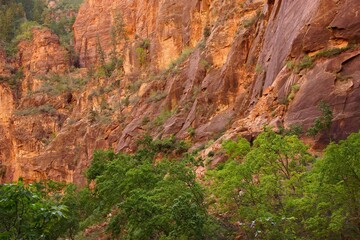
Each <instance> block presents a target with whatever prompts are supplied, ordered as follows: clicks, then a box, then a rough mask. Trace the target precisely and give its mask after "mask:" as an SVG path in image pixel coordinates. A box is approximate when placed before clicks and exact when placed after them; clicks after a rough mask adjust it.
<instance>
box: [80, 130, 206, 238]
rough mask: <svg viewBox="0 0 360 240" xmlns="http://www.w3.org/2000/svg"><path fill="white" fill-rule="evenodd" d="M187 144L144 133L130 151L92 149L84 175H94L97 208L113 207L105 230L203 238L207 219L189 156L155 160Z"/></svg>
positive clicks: (122, 234)
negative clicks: (133, 152) (115, 152)
mask: <svg viewBox="0 0 360 240" xmlns="http://www.w3.org/2000/svg"><path fill="white" fill-rule="evenodd" d="M186 149H187V148H186V147H185V146H184V144H183V143H182V142H177V141H176V140H175V139H174V138H169V139H165V140H155V141H153V140H152V139H151V138H150V137H148V136H146V137H144V138H143V139H142V140H140V141H139V142H138V151H137V152H136V153H135V154H133V155H126V154H114V153H113V152H110V151H106V152H104V151H100V152H96V153H95V155H94V160H93V163H92V165H91V166H90V168H89V169H88V171H87V177H88V179H89V180H95V183H96V187H95V193H96V195H97V196H98V197H99V202H98V203H99V210H100V209H101V211H102V212H111V213H112V217H111V219H110V224H109V226H108V231H109V232H110V233H112V235H113V236H118V237H120V238H121V239H189V238H190V239H204V237H205V236H206V234H207V232H206V231H205V230H206V228H205V225H206V223H209V219H208V216H207V212H206V206H205V204H204V192H203V189H202V188H201V186H200V185H199V184H198V183H197V182H196V181H195V173H194V170H193V167H192V158H191V157H190V158H189V157H186V156H184V157H183V160H182V161H178V160H175V159H174V160H167V159H162V160H160V161H157V160H156V159H157V155H158V154H161V155H162V156H171V155H172V154H173V152H174V151H175V152H177V153H178V154H179V153H183V152H185V151H186ZM95 212H97V211H96V210H95ZM89 217H90V218H91V216H89Z"/></svg>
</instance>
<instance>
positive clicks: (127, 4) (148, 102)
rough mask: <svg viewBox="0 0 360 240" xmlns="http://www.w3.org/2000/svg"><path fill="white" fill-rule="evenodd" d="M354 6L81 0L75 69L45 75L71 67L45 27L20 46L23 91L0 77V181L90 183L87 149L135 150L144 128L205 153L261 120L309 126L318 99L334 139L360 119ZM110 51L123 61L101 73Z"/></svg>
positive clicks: (351, 1) (321, 1)
mask: <svg viewBox="0 0 360 240" xmlns="http://www.w3.org/2000/svg"><path fill="white" fill-rule="evenodd" d="M357 5H358V3H357V0H341V1H328V0H304V1H281V0H275V1H270V0H268V1H265V0H257V1H250V0H248V1H244V0H236V1H235V0H234V1H221V0H177V1H173V0H170V1H155V0H131V1H130V0H124V1H123V0H121V1H120V0H87V1H85V3H84V4H83V6H82V7H81V9H80V11H79V14H78V16H77V19H76V22H75V25H74V35H75V43H76V44H75V46H76V51H77V53H78V54H79V61H80V65H81V66H82V67H83V68H82V69H77V70H76V71H74V72H71V73H70V74H69V75H66V74H65V75H64V74H63V75H64V76H65V77H64V78H65V79H67V80H63V79H64V78H61V77H56V78H51V77H49V76H52V75H53V74H55V73H62V72H63V71H64V70H65V69H67V68H68V65H67V61H66V56H67V53H66V51H64V49H63V48H62V47H61V46H60V45H59V44H58V39H57V37H56V36H55V35H54V34H52V33H51V32H49V31H48V30H46V29H42V30H35V31H34V39H33V40H32V42H31V44H30V45H29V43H23V45H20V49H21V50H20V53H19V63H20V65H21V66H23V67H24V68H25V71H26V76H25V79H24V80H23V82H22V85H21V87H20V88H19V91H20V93H19V91H18V92H17V93H16V94H14V91H11V89H10V88H9V87H7V86H6V84H5V85H4V86H2V88H0V97H1V98H0V100H1V104H2V105H1V106H0V109H1V110H2V111H1V115H0V117H1V118H0V119H1V124H0V131H1V132H2V134H1V139H0V141H1V143H2V144H1V153H0V157H1V159H0V160H1V162H2V165H1V166H2V169H5V170H6V171H5V173H4V176H3V180H5V181H10V180H13V179H16V177H19V176H24V177H25V179H27V180H34V179H41V178H52V179H55V180H58V181H67V182H75V183H77V184H85V179H84V175H83V173H84V169H86V167H87V166H88V165H89V163H90V161H91V158H92V153H93V151H94V149H99V148H105V149H114V150H116V151H132V150H134V147H135V142H136V140H137V139H139V138H141V136H142V135H144V134H146V133H147V134H150V135H152V136H153V137H157V138H164V137H168V136H170V135H174V136H175V137H177V138H179V139H185V140H187V141H188V142H189V143H190V144H191V145H192V149H195V148H197V147H199V146H201V145H204V144H207V143H208V144H207V146H209V147H208V149H205V150H204V152H203V154H204V155H206V154H207V153H208V152H209V151H212V150H216V149H217V148H219V147H220V143H221V141H222V140H223V139H227V138H232V137H235V136H237V135H239V134H240V135H242V136H244V137H246V138H248V139H249V140H252V139H253V138H254V137H255V136H256V135H257V134H258V133H259V132H260V131H262V129H263V127H264V126H265V125H270V126H273V127H275V128H276V127H281V126H285V127H291V126H292V125H294V124H296V125H301V126H302V127H303V128H304V130H306V129H307V128H309V127H310V126H311V125H312V124H313V122H314V120H315V119H316V118H317V117H319V116H320V115H321V112H320V111H319V108H318V104H319V103H320V102H321V101H324V102H326V103H327V104H328V105H329V106H330V107H331V109H332V111H333V114H334V119H333V124H332V128H331V137H332V138H333V140H339V139H343V138H345V137H346V136H347V135H349V134H350V133H351V132H354V131H358V130H359V127H360V124H359V119H360V109H359V108H358V105H359V103H360V92H359V91H360V90H359V85H360V84H359V81H360V72H359V71H360V68H359V67H360V48H359V40H360V39H359V29H360V14H359V12H358V7H357ZM25 46H31V47H29V48H25ZM114 58H117V59H122V60H123V64H122V66H121V67H118V68H117V69H116V68H115V69H112V71H111V72H110V73H109V72H100V71H99V69H101V66H102V65H104V64H108V63H110V62H111V60H112V59H114ZM44 59H45V60H44ZM4 64H6V63H4V62H1V61H0V71H1V69H3V66H5V65H4ZM93 71H95V73H93ZM41 75H45V77H44V76H41ZM60 75H61V74H60ZM46 76H47V77H46ZM79 79H81V80H83V82H82V81H79ZM63 81H65V82H66V81H67V83H68V84H67V85H66V86H67V87H64V86H63V85H61V83H62V82H63ZM54 82H55V83H56V85H51V84H54ZM49 84H50V85H51V86H54V87H53V88H52V89H53V90H52V91H50V90H49V88H46V86H48V85H49ZM29 89H30V90H31V91H29ZM54 89H58V91H54ZM25 93H29V94H25ZM30 93H31V94H30ZM50 93H51V94H50ZM49 105H50V106H49ZM44 106H46V107H44ZM29 108H34V111H35V112H32V113H31V114H29V112H28V111H26V110H29ZM326 140H327V139H326V138H324V137H322V136H318V137H317V138H316V139H315V141H317V142H318V143H319V144H317V145H318V146H320V145H321V143H322V142H323V141H326ZM209 141H211V142H210V143H209ZM217 161H218V160H216V161H215V162H217ZM219 161H220V160H219ZM210 164H212V163H210ZM214 164H215V163H213V164H212V165H214ZM4 166H5V167H4Z"/></svg>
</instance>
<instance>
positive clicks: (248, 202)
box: [210, 130, 311, 239]
mask: <svg viewBox="0 0 360 240" xmlns="http://www.w3.org/2000/svg"><path fill="white" fill-rule="evenodd" d="M223 147H224V148H225V150H226V152H227V154H228V155H229V157H230V159H229V161H228V162H226V163H225V165H224V166H223V167H222V168H221V169H218V170H215V171H212V172H210V176H211V177H212V179H213V181H214V184H213V186H212V187H211V192H213V193H214V194H215V196H216V198H217V199H218V204H219V209H221V211H224V212H227V213H228V214H230V215H229V217H230V219H231V220H232V221H234V222H236V221H240V222H241V223H242V224H243V230H244V231H245V232H246V234H247V236H249V238H250V239H254V238H255V237H258V238H259V237H260V238H262V239H291V238H293V237H294V231H295V230H296V227H297V225H296V224H294V222H293V220H292V218H291V216H289V215H288V214H287V211H286V209H287V201H289V200H291V199H293V198H296V197H297V196H298V194H301V191H302V185H303V180H302V174H303V172H304V171H305V170H306V165H307V163H309V162H310V160H311V157H310V155H309V154H308V153H307V151H306V150H307V147H306V146H305V145H304V144H303V143H302V142H301V141H300V140H299V139H298V138H297V137H296V136H285V137H282V136H280V135H277V134H275V133H274V132H272V131H270V130H266V131H265V132H264V133H262V134H260V135H259V136H258V137H257V139H256V140H255V141H254V144H253V147H251V148H250V144H249V143H248V142H247V141H246V140H244V139H240V140H239V141H238V142H233V141H230V142H226V143H224V144H223Z"/></svg>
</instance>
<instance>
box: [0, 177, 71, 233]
mask: <svg viewBox="0 0 360 240" xmlns="http://www.w3.org/2000/svg"><path fill="white" fill-rule="evenodd" d="M65 213H67V208H66V207H65V206H64V205H61V204H58V203H56V202H55V201H52V200H51V199H47V198H44V197H43V192H42V191H40V190H39V185H37V184H35V185H25V184H24V183H23V182H22V181H21V180H20V181H19V182H17V183H16V184H3V185H0V238H1V239H56V238H57V236H54V235H53V229H54V228H55V227H56V225H57V224H58V223H59V222H60V221H61V220H62V219H64V218H65ZM54 237H55V238H54Z"/></svg>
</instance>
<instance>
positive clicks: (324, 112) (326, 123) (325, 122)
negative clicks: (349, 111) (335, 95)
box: [307, 102, 333, 136]
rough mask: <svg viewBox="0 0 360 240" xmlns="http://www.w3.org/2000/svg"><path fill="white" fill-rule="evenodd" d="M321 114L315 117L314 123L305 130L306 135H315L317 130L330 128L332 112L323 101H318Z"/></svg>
mask: <svg viewBox="0 0 360 240" xmlns="http://www.w3.org/2000/svg"><path fill="white" fill-rule="evenodd" d="M319 108H320V111H321V116H320V117H318V118H316V119H315V122H314V125H313V126H312V127H310V128H309V129H308V130H307V135H309V136H316V135H317V134H318V133H319V132H322V131H326V130H330V128H331V122H332V119H333V112H332V110H331V108H330V106H329V105H328V104H327V103H325V102H320V104H319Z"/></svg>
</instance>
